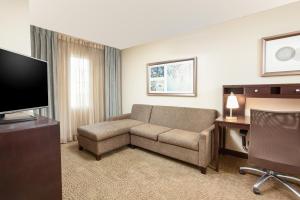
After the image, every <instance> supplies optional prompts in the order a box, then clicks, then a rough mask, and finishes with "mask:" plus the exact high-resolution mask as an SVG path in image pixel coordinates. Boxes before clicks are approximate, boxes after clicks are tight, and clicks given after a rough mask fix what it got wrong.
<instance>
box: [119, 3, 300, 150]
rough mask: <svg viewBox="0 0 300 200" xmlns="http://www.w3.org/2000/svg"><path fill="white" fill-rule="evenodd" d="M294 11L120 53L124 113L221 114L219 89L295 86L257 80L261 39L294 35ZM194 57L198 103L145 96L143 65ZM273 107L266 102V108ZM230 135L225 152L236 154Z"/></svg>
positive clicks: (294, 7)
mask: <svg viewBox="0 0 300 200" xmlns="http://www.w3.org/2000/svg"><path fill="white" fill-rule="evenodd" d="M299 10H300V2H298V3H293V4H289V5H287V6H283V7H279V8H275V9H272V10H269V11H265V12H262V13H258V14H255V15H251V16H247V17H243V18H240V19H236V20H232V21H229V22H226V23H223V24H218V25H214V26H211V27H209V28H206V29H202V30H198V31H195V32H193V33H191V34H186V35H181V36H177V37H173V38H170V39H168V40H163V41H158V42H154V43H150V44H146V45H142V46H137V47H133V48H129V49H126V50H123V51H122V73H123V74H122V87H123V88H122V90H123V92H122V93H123V96H122V98H123V100H122V105H123V113H127V112H129V111H130V109H131V106H132V104H134V103H145V104H159V105H174V106H188V107H203V108H215V109H217V110H219V111H220V112H221V108H222V85H225V84H264V83H267V84H268V83H299V82H300V76H282V77H260V76H259V70H260V68H259V67H260V49H261V46H260V39H261V38H262V37H266V36H272V35H276V34H282V33H288V32H293V31H299V30H300V23H299V21H300V12H299ZM194 56H197V57H198V74H197V76H198V83H197V84H198V87H197V88H198V96H197V97H153V96H147V95H146V64H147V63H151V62H157V61H164V60H172V59H180V58H189V57H194ZM272 101H274V100H269V101H268V105H270V104H272ZM283 101H284V100H283ZM292 104H293V107H294V108H295V109H298V110H300V100H296V101H292ZM276 105H277V104H276ZM284 105H286V104H285V103H284V102H283V103H282V106H284ZM256 107H259V106H256ZM262 107H264V106H263V104H262ZM274 108H275V109H276V107H274ZM277 108H278V106H277ZM229 135H230V137H229V139H228V140H229V141H228V142H227V143H228V145H229V148H231V149H235V150H240V151H241V146H240V137H239V136H238V135H237V134H236V132H234V133H230V134H229Z"/></svg>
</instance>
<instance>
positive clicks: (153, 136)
mask: <svg viewBox="0 0 300 200" xmlns="http://www.w3.org/2000/svg"><path fill="white" fill-rule="evenodd" d="M216 117H217V111H216V110H210V109H200V108H183V107H171V106H152V105H141V104H135V105H133V106H132V111H131V113H129V114H125V115H121V116H118V117H114V118H111V119H109V120H108V121H105V122H101V123H97V124H93V125H88V126H83V127H80V128H78V144H79V149H80V150H83V149H86V150H87V151H90V152H92V153H93V154H95V156H96V159H97V160H100V159H101V155H102V154H104V153H106V152H109V151H112V150H114V149H117V148H120V147H122V146H125V145H130V146H132V147H135V146H138V147H141V148H144V149H148V150H151V151H153V152H156V153H159V154H163V155H166V156H169V157H172V158H175V159H179V160H181V161H185V162H188V163H191V164H194V165H196V166H198V167H199V168H200V170H201V172H202V173H203V174H205V173H206V168H207V166H208V165H209V164H210V162H211V160H212V154H213V147H212V139H213V134H214V125H213V124H214V121H215V119H216Z"/></svg>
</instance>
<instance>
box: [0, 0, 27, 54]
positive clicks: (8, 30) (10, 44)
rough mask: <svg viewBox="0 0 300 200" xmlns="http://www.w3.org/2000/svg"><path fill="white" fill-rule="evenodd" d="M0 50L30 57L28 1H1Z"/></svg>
mask: <svg viewBox="0 0 300 200" xmlns="http://www.w3.org/2000/svg"><path fill="white" fill-rule="evenodd" d="M0 19H1V20H0V30H1V31H0V48H4V49H7V50H11V51H15V52H18V53H22V54H26V55H30V22H29V1H28V0H0Z"/></svg>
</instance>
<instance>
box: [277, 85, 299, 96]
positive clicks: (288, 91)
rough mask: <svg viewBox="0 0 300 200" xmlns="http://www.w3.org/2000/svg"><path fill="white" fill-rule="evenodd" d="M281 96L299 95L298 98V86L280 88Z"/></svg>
mask: <svg viewBox="0 0 300 200" xmlns="http://www.w3.org/2000/svg"><path fill="white" fill-rule="evenodd" d="M281 94H285V95H299V96H300V86H298V87H297V86H285V87H281Z"/></svg>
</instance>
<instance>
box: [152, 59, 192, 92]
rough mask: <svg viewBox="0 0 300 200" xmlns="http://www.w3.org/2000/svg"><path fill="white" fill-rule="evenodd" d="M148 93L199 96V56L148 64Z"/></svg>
mask: <svg viewBox="0 0 300 200" xmlns="http://www.w3.org/2000/svg"><path fill="white" fill-rule="evenodd" d="M147 94H148V95H156V96H191V97H195V96H197V58H196V57H195V58H187V59H180V60H170V61H163V62H155V63H149V64H147Z"/></svg>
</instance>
